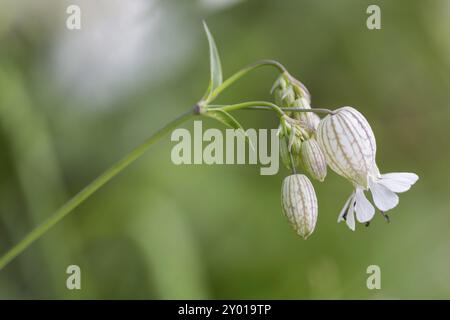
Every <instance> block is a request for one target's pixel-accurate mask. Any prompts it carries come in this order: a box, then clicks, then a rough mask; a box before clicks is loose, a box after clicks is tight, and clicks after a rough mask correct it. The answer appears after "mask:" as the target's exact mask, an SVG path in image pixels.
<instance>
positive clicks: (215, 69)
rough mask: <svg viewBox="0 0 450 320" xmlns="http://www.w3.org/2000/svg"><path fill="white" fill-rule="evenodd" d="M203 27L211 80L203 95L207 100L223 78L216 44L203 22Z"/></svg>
mask: <svg viewBox="0 0 450 320" xmlns="http://www.w3.org/2000/svg"><path fill="white" fill-rule="evenodd" d="M203 27H204V28H205V32H206V36H207V37H208V43H209V61H210V69H211V78H210V80H209V87H208V90H207V92H206V94H205V98H208V97H209V95H210V94H211V92H213V91H214V90H215V89H216V88H217V87H218V86H220V85H221V84H222V81H223V77H222V65H221V63H220V57H219V52H218V51H217V47H216V43H215V41H214V38H213V36H212V34H211V32H210V31H209V29H208V26H207V25H206V22H205V21H203Z"/></svg>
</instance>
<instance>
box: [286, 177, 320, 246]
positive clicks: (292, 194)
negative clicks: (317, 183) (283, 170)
mask: <svg viewBox="0 0 450 320" xmlns="http://www.w3.org/2000/svg"><path fill="white" fill-rule="evenodd" d="M281 205H282V208H283V213H284V214H285V215H286V217H287V218H288V219H289V222H290V223H291V224H292V226H293V227H294V229H295V231H296V232H297V233H298V234H299V235H300V236H302V237H303V238H304V239H307V238H308V237H309V236H310V235H311V233H312V232H313V231H314V228H315V226H316V222H317V211H318V206H317V198H316V193H315V192H314V188H313V186H312V184H311V181H309V179H308V178H307V177H306V176H305V175H303V174H294V175H290V176H288V177H286V178H285V179H284V181H283V186H282V189H281Z"/></svg>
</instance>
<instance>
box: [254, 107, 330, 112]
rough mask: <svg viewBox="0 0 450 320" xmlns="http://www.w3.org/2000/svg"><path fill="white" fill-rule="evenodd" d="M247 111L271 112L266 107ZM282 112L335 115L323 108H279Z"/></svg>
mask: <svg viewBox="0 0 450 320" xmlns="http://www.w3.org/2000/svg"><path fill="white" fill-rule="evenodd" d="M248 109H254V110H271V109H272V108H269V107H267V106H253V107H251V108H248ZM280 109H281V110H283V111H291V112H314V113H325V114H335V112H334V111H333V110H330V109H324V108H311V109H304V108H280Z"/></svg>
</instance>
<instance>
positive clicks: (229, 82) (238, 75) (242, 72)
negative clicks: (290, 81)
mask: <svg viewBox="0 0 450 320" xmlns="http://www.w3.org/2000/svg"><path fill="white" fill-rule="evenodd" d="M264 66H272V67H275V68H277V69H278V71H280V72H281V73H283V72H285V71H286V68H285V67H284V66H283V65H282V64H281V63H279V62H278V61H275V60H260V61H257V62H255V63H253V64H251V65H249V66H248V67H245V68H243V69H241V70H239V71H238V72H236V73H235V74H233V75H232V76H231V77H229V78H228V79H227V80H225V81H224V82H223V83H222V84H221V85H220V86H218V87H217V88H216V89H215V90H214V91H213V92H212V94H211V95H210V97H209V98H208V100H207V101H205V104H209V103H210V102H212V101H213V100H214V99H215V98H216V97H217V96H218V95H219V94H220V93H221V92H222V91H224V90H225V89H226V88H228V87H229V86H231V85H232V84H233V83H234V82H236V81H237V80H239V79H240V78H242V77H243V76H245V75H246V74H248V73H249V72H250V71H253V70H255V69H257V68H260V67H264Z"/></svg>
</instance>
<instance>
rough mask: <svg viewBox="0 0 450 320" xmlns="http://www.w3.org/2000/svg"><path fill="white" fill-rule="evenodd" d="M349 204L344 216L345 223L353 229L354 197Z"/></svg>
mask: <svg viewBox="0 0 450 320" xmlns="http://www.w3.org/2000/svg"><path fill="white" fill-rule="evenodd" d="M351 199H352V201H350V206H349V208H348V212H347V217H346V218H345V219H346V220H345V223H347V226H348V227H349V228H350V229H351V230H352V231H355V198H354V197H352V198H351Z"/></svg>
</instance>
